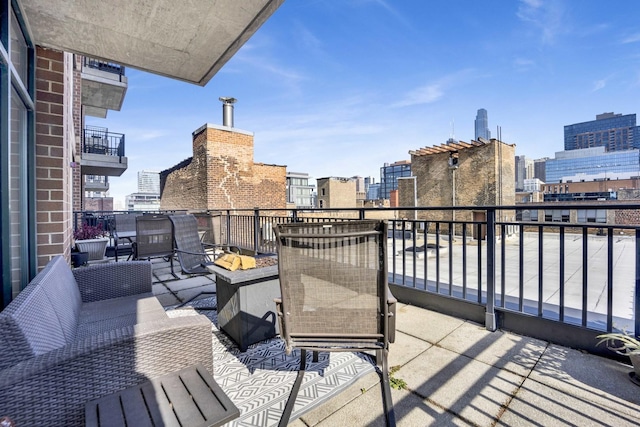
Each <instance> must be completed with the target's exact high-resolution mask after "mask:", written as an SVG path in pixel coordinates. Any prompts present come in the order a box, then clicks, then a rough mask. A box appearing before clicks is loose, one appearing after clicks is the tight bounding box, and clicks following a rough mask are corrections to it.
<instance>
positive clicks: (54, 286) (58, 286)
mask: <svg viewBox="0 0 640 427" xmlns="http://www.w3.org/2000/svg"><path fill="white" fill-rule="evenodd" d="M31 283H32V284H34V285H36V286H40V287H41V288H42V290H43V291H44V292H45V294H46V295H47V297H48V298H49V301H50V302H51V307H52V308H53V310H54V312H55V313H56V315H57V316H58V320H59V322H60V325H61V326H62V332H63V334H64V337H65V341H66V342H67V343H71V342H72V341H73V340H74V339H75V336H76V326H77V324H78V315H79V314H80V307H81V306H82V299H81V297H80V291H79V290H78V285H77V284H76V279H75V278H74V277H73V273H72V272H71V268H70V267H69V264H67V261H66V260H65V259H64V258H63V257H62V256H56V257H54V258H53V259H52V260H51V261H49V263H48V264H47V266H46V267H45V268H44V269H43V270H42V271H41V272H40V274H38V275H37V276H36V277H34V278H33V280H32V281H31Z"/></svg>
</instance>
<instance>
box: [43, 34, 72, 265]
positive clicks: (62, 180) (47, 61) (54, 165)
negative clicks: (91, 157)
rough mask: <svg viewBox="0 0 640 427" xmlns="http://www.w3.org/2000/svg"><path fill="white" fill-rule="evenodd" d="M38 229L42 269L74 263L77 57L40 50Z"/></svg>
mask: <svg viewBox="0 0 640 427" xmlns="http://www.w3.org/2000/svg"><path fill="white" fill-rule="evenodd" d="M36 58H37V59H36V115H35V120H36V138H35V139H36V141H35V142H36V189H37V190H36V223H37V246H38V248H37V252H38V268H39V269H40V268H42V267H44V266H45V265H46V264H47V262H49V260H50V259H51V258H52V257H53V256H55V255H60V254H62V255H64V256H65V257H66V258H67V259H69V250H70V247H71V238H72V190H71V189H72V176H71V175H72V174H71V168H70V167H69V164H70V161H71V153H72V149H71V146H70V145H69V142H68V141H69V139H68V137H69V135H70V134H73V119H72V116H71V115H68V114H65V113H66V112H67V110H68V108H69V102H70V99H71V97H72V93H71V91H72V87H71V86H72V83H70V81H69V80H68V79H65V71H69V70H70V69H71V68H72V64H71V56H70V55H69V54H64V53H62V52H58V51H54V50H50V49H44V48H41V47H38V48H37V50H36Z"/></svg>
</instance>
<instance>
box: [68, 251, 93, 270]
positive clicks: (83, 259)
mask: <svg viewBox="0 0 640 427" xmlns="http://www.w3.org/2000/svg"><path fill="white" fill-rule="evenodd" d="M87 261H89V253H88V252H71V265H73V266H74V267H75V268H77V267H80V266H81V265H85V264H86V263H87Z"/></svg>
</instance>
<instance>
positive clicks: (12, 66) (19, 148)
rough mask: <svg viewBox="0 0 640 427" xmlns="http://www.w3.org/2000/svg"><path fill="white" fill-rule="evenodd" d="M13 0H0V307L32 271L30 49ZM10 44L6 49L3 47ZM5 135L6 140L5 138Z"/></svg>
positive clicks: (32, 197) (15, 293)
mask: <svg viewBox="0 0 640 427" xmlns="http://www.w3.org/2000/svg"><path fill="white" fill-rule="evenodd" d="M13 4H14V2H11V1H2V2H0V16H4V17H8V22H9V26H8V27H9V28H8V31H6V32H0V42H1V43H2V46H3V47H4V48H5V49H2V50H0V97H1V99H0V105H3V106H7V107H8V108H3V109H0V140H1V141H0V142H1V143H2V144H3V146H4V147H6V151H5V150H3V151H2V152H0V170H2V171H5V172H6V175H5V177H7V178H8V179H5V180H0V221H1V222H2V223H6V224H7V225H8V227H6V228H3V229H1V230H0V231H1V232H2V234H1V235H0V245H2V247H1V248H0V253H4V254H8V255H7V256H5V257H3V258H2V259H1V260H0V276H1V277H2V290H1V292H0V309H2V308H3V307H4V306H6V305H7V304H9V302H10V301H11V300H12V299H13V298H14V297H15V296H16V295H17V294H18V293H19V292H20V291H21V290H22V289H23V288H24V287H25V286H26V285H27V284H28V282H29V279H30V278H31V277H32V276H33V275H35V273H36V265H37V260H36V248H35V245H33V246H31V245H30V243H31V242H34V243H35V241H36V239H35V235H34V234H35V223H34V219H33V218H34V217H35V214H33V212H32V210H33V209H34V208H33V207H31V205H30V203H29V201H30V200H31V199H35V194H34V193H35V191H34V189H33V188H31V187H30V185H31V183H32V182H33V176H32V175H29V174H30V170H32V169H33V165H29V164H28V161H29V158H30V154H31V150H33V147H32V146H30V144H32V143H33V132H34V127H33V105H34V101H33V95H32V91H33V88H32V87H30V86H29V83H30V82H31V81H33V73H34V67H33V66H32V64H33V61H34V57H35V55H34V48H33V45H32V44H31V43H30V41H29V37H28V36H27V33H26V29H25V27H24V26H23V25H22V22H21V20H20V17H19V15H16V14H15V13H14V11H13V7H12V6H13ZM8 46H11V48H10V49H7V47H8ZM5 138H6V139H5Z"/></svg>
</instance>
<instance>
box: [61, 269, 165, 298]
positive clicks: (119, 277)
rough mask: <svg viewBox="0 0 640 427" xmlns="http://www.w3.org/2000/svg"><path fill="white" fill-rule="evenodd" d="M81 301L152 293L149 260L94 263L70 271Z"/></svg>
mask: <svg viewBox="0 0 640 427" xmlns="http://www.w3.org/2000/svg"><path fill="white" fill-rule="evenodd" d="M73 275H74V277H75V279H76V283H77V284H78V289H79V290H80V295H81V297H82V302H92V301H100V300H104V299H111V298H118V297H124V296H130V295H137V294H143V293H148V292H151V285H152V281H153V278H152V273H151V263H150V262H149V261H124V262H117V263H113V262H112V263H107V264H95V265H89V266H87V267H83V268H76V269H74V270H73Z"/></svg>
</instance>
